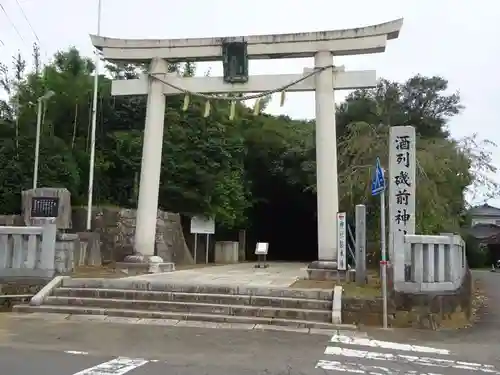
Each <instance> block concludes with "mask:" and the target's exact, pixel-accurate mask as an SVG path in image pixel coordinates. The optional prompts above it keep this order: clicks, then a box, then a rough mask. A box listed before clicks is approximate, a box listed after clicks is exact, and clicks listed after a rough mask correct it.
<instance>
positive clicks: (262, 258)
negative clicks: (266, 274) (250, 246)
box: [255, 242, 269, 268]
mask: <svg viewBox="0 0 500 375" xmlns="http://www.w3.org/2000/svg"><path fill="white" fill-rule="evenodd" d="M268 250H269V244H268V243H267V242H257V245H256V246H255V255H257V264H256V265H255V268H267V267H269V265H268V264H267V252H268Z"/></svg>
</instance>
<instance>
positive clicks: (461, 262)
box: [393, 234, 467, 293]
mask: <svg viewBox="0 0 500 375" xmlns="http://www.w3.org/2000/svg"><path fill="white" fill-rule="evenodd" d="M394 241H395V242H394V244H395V246H394V249H395V254H394V260H393V271H394V280H393V281H394V289H395V290H396V291H398V292H407V293H419V292H442V291H454V290H457V289H458V288H459V287H460V286H461V285H462V281H463V278H464V276H465V274H466V272H467V261H466V256H465V241H464V240H463V239H462V238H461V237H460V236H459V235H454V234H443V235H439V236H426V235H399V236H396V237H395V238H394Z"/></svg>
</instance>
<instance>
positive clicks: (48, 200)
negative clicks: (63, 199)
mask: <svg viewBox="0 0 500 375" xmlns="http://www.w3.org/2000/svg"><path fill="white" fill-rule="evenodd" d="M58 214H59V198H58V197H33V198H32V199H31V217H32V218H51V217H57V216H58Z"/></svg>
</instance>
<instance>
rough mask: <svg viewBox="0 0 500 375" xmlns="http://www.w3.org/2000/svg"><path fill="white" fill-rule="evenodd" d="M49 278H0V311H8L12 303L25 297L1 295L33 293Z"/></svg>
mask: <svg viewBox="0 0 500 375" xmlns="http://www.w3.org/2000/svg"><path fill="white" fill-rule="evenodd" d="M49 281H50V280H49V279H39V278H36V279H28V278H27V279H24V278H19V279H14V280H13V279H10V280H7V279H0V311H10V309H11V308H12V306H13V305H16V304H18V303H20V302H22V301H24V300H25V299H19V298H2V296H3V295H21V294H26V295H35V294H36V293H38V292H39V291H40V290H41V289H42V288H43V287H44V286H45V285H46V284H47V283H48V282H49Z"/></svg>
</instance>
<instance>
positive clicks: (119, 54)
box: [91, 19, 403, 269]
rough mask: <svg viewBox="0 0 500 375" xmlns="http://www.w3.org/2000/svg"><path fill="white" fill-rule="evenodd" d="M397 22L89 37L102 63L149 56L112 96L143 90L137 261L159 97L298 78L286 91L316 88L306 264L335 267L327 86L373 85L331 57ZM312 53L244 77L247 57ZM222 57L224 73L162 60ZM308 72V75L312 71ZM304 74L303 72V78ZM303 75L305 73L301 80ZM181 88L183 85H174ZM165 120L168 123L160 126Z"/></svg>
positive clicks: (160, 117)
mask: <svg viewBox="0 0 500 375" xmlns="http://www.w3.org/2000/svg"><path fill="white" fill-rule="evenodd" d="M402 24H403V20H402V19H398V20H394V21H391V22H387V23H382V24H379V25H373V26H367V27H362V28H356V29H346V30H334V31H321V32H312V33H298V34H279V35H257V36H240V37H226V38H201V39H161V40H154V39H151V40H148V39H114V38H106V37H100V36H96V35H91V39H92V43H93V45H94V46H95V47H96V48H97V49H99V50H101V51H102V55H103V57H104V58H105V59H106V60H109V61H127V62H131V63H139V62H149V63H150V70H149V74H148V75H144V76H142V77H141V78H139V79H133V80H115V81H113V84H112V94H113V95H148V101H147V111H146V123H145V127H144V144H143V154H142V164H141V178H140V186H139V202H138V209H137V222H136V232H135V244H134V248H135V251H136V252H137V253H138V254H141V255H143V257H142V259H145V260H147V259H149V260H150V262H153V261H157V262H158V261H162V260H160V259H158V257H153V255H154V244H155V232H156V214H157V208H158V193H159V184H160V170H161V155H162V144H163V141H162V139H163V127H164V112H165V97H164V95H175V94H180V93H183V92H185V91H189V92H192V93H210V94H215V93H235V94H236V93H255V92H267V91H272V90H276V89H279V88H281V87H284V86H286V85H289V84H290V83H292V82H295V81H299V80H300V79H303V78H305V79H303V80H302V81H300V82H299V83H297V84H295V85H293V86H291V87H289V88H287V89H286V91H315V99H316V165H317V166H316V169H317V207H318V260H319V262H313V263H314V264H312V265H311V266H310V267H312V268H323V269H336V268H337V233H336V229H335V228H336V220H337V212H338V210H339V198H338V174H337V152H336V151H337V139H336V137H337V136H336V129H335V98H334V90H348V89H361V88H371V87H375V86H376V84H377V81H376V72H375V71H373V70H368V71H345V70H344V68H343V67H334V66H333V56H345V55H357V54H370V53H380V52H384V51H385V48H386V44H387V41H388V40H390V39H395V38H397V37H398V36H399V31H400V29H401V27H402ZM301 57H314V70H315V71H314V72H313V69H307V68H306V69H304V72H302V73H299V74H278V75H255V76H253V75H250V76H249V75H248V60H249V59H280V58H301ZM221 60H222V61H223V64H224V77H189V78H183V77H179V76H178V75H177V74H175V73H173V74H168V73H167V66H168V63H167V61H168V62H169V63H175V62H186V61H193V62H199V61H221ZM311 73H313V74H311ZM309 75H310V76H309ZM306 77H307V78H306ZM179 88H180V89H183V90H184V91H180V90H179ZM167 125H168V124H167Z"/></svg>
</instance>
